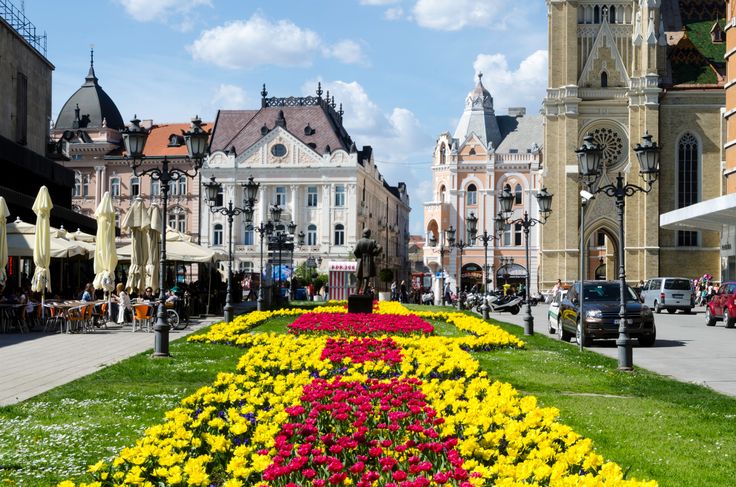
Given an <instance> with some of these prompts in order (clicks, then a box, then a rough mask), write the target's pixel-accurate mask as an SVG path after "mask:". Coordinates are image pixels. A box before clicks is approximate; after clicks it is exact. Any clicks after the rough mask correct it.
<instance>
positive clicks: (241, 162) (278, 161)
mask: <svg viewBox="0 0 736 487" xmlns="http://www.w3.org/2000/svg"><path fill="white" fill-rule="evenodd" d="M321 163H323V157H322V156H320V155H319V154H317V153H316V152H315V151H314V149H312V148H311V147H309V146H308V145H306V144H304V142H302V141H301V140H299V139H298V138H297V137H295V136H294V135H293V134H291V133H290V132H289V131H288V130H286V129H284V128H283V127H278V126H277V127H275V128H274V129H273V130H271V131H270V132H268V133H267V134H266V135H265V136H263V137H261V138H260V139H258V141H257V142H256V143H255V144H253V145H252V146H250V147H248V148H247V149H246V150H245V151H244V152H243V153H242V154H239V155H238V157H237V158H236V160H235V164H236V166H238V167H240V166H256V165H265V166H268V165H276V166H285V165H317V164H321Z"/></svg>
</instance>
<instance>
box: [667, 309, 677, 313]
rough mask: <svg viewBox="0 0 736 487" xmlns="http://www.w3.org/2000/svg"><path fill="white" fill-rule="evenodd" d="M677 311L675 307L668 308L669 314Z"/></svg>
mask: <svg viewBox="0 0 736 487" xmlns="http://www.w3.org/2000/svg"><path fill="white" fill-rule="evenodd" d="M675 311H677V310H676V309H675V308H667V312H668V313H669V314H674V312H675Z"/></svg>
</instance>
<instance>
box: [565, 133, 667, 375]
mask: <svg viewBox="0 0 736 487" xmlns="http://www.w3.org/2000/svg"><path fill="white" fill-rule="evenodd" d="M642 139H643V144H636V147H634V152H635V153H636V158H637V159H638V160H639V175H640V176H641V178H642V179H643V180H644V182H645V183H646V187H645V188H643V187H641V186H637V185H635V184H631V183H628V184H624V175H623V173H622V172H621V171H619V173H618V175H617V176H616V182H615V183H611V184H607V185H605V186H601V187H599V188H596V189H595V190H593V188H595V185H596V183H597V182H598V181H599V180H600V177H601V174H602V172H601V159H602V158H601V157H600V155H599V151H600V147H598V146H597V145H596V144H595V143H594V142H593V137H592V136H591V135H587V136H586V137H585V138H584V139H583V140H584V144H583V147H581V148H580V149H578V150H577V151H575V152H576V154H577V156H578V172H579V174H580V179H581V180H582V182H583V184H584V185H585V186H586V187H587V188H588V190H589V191H590V192H591V193H592V194H598V193H603V194H605V195H606V196H610V197H612V198H615V199H616V215H617V216H618V239H619V245H618V259H619V267H618V277H619V280H620V287H621V290H620V293H619V294H620V307H619V312H618V338H617V339H616V346H617V347H618V368H619V370H633V368H634V363H633V362H634V360H633V353H632V349H631V338H630V337H629V332H628V330H627V329H626V266H625V262H624V258H625V255H626V253H625V252H624V246H625V243H624V242H625V241H624V210H625V206H626V197H627V196H633V195H634V194H636V193H638V192H643V193H649V192H650V191H651V190H652V185H653V184H654V183H655V181H657V178H658V177H659V147H657V143H656V142H652V136H651V135H649V133H648V132H647V133H645V135H644V137H642ZM582 290H583V288H582V283H581V288H580V291H581V294H582ZM583 319H584V317H581V320H583ZM582 323H583V322H582V321H581V325H582ZM582 328H583V329H584V328H585V327H582Z"/></svg>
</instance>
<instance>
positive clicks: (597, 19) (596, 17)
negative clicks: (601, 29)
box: [593, 5, 601, 24]
mask: <svg viewBox="0 0 736 487" xmlns="http://www.w3.org/2000/svg"><path fill="white" fill-rule="evenodd" d="M593 23H594V24H600V23H601V9H600V7H598V5H596V6H595V7H593Z"/></svg>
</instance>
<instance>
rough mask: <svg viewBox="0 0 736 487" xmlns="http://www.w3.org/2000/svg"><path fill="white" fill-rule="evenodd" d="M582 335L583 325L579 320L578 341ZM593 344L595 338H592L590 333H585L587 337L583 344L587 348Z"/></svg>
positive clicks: (577, 328)
mask: <svg viewBox="0 0 736 487" xmlns="http://www.w3.org/2000/svg"><path fill="white" fill-rule="evenodd" d="M581 335H582V325H581V324H580V322H578V324H577V327H576V329H575V339H576V340H577V341H578V343H580V337H581ZM591 345H593V339H592V338H590V336H589V335H585V339H583V346H584V347H585V348H588V347H590V346H591Z"/></svg>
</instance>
